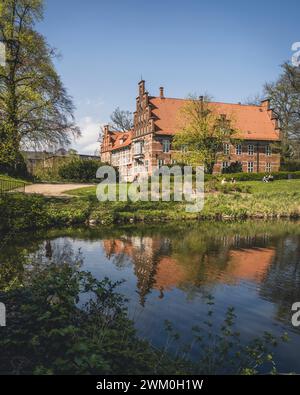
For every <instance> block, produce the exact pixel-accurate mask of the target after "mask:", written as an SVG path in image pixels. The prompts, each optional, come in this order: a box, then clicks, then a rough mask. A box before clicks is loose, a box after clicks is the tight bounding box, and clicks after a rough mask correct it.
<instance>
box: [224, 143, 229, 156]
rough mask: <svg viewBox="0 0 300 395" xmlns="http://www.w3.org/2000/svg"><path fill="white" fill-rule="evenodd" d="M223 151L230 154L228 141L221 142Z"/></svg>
mask: <svg viewBox="0 0 300 395" xmlns="http://www.w3.org/2000/svg"><path fill="white" fill-rule="evenodd" d="M223 152H224V155H229V154H230V146H229V144H228V143H225V144H223Z"/></svg>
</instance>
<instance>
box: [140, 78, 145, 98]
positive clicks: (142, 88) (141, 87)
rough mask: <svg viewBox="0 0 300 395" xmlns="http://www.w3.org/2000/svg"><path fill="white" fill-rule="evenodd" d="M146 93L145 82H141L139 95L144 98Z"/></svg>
mask: <svg viewBox="0 0 300 395" xmlns="http://www.w3.org/2000/svg"><path fill="white" fill-rule="evenodd" d="M144 93H145V81H144V80H141V81H140V82H139V95H140V96H143V94H144Z"/></svg>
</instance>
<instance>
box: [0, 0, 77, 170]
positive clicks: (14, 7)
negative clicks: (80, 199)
mask: <svg viewBox="0 0 300 395" xmlns="http://www.w3.org/2000/svg"><path fill="white" fill-rule="evenodd" d="M42 18H43V0H29V1H24V0H1V4H0V20H1V40H2V42H3V44H4V45H5V56H6V62H5V65H0V171H5V172H8V173H9V174H13V175H24V174H23V171H24V170H25V168H24V161H23V159H22V156H21V154H20V146H21V144H22V143H23V144H30V145H33V144H34V145H36V146H38V147H42V146H44V145H49V144H56V145H62V144H64V143H69V142H70V139H71V137H72V136H73V135H78V134H79V129H78V128H77V127H76V125H75V124H74V117H73V111H74V106H73V103H72V100H71V98H70V97H69V95H68V93H67V91H66V89H65V87H64V86H63V84H62V82H61V80H60V77H59V75H58V74H57V72H56V71H55V68H54V62H53V59H54V58H55V57H56V51H55V50H54V49H53V48H51V47H50V46H49V45H48V43H47V42H46V40H45V38H44V37H43V36H42V35H41V34H39V33H38V32H36V31H35V30H34V29H35V24H36V23H37V22H40V21H41V19H42Z"/></svg>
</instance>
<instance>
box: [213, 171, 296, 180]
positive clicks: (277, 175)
mask: <svg viewBox="0 0 300 395" xmlns="http://www.w3.org/2000/svg"><path fill="white" fill-rule="evenodd" d="M266 174H267V173H233V174H222V175H220V174H218V175H213V176H212V177H211V178H213V179H217V180H220V179H221V178H225V179H226V180H230V179H231V178H234V179H235V180H236V181H261V180H262V179H263V177H264V176H265V175H266ZM271 174H272V175H273V177H274V180H287V179H288V178H294V179H299V178H300V171H294V172H290V171H280V172H273V173H271ZM211 178H209V177H205V179H206V180H209V179H211Z"/></svg>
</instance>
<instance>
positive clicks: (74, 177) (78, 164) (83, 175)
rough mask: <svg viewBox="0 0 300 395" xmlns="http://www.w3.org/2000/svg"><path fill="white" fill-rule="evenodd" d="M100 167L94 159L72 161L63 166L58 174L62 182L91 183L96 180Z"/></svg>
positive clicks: (98, 162) (99, 163)
mask: <svg viewBox="0 0 300 395" xmlns="http://www.w3.org/2000/svg"><path fill="white" fill-rule="evenodd" d="M101 165H103V164H102V163H101V162H100V161H98V160H94V159H86V160H83V159H73V160H71V161H70V162H69V163H66V164H63V165H62V166H61V167H60V168H59V169H58V174H59V176H60V177H61V178H63V179H64V180H69V181H77V182H92V181H94V180H95V179H96V172H97V170H98V168H99V166H101Z"/></svg>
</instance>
